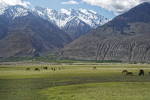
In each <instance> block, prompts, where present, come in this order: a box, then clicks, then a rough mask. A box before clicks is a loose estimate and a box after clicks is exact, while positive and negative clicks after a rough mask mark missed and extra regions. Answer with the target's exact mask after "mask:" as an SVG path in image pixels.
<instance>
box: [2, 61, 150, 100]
mask: <svg viewBox="0 0 150 100" xmlns="http://www.w3.org/2000/svg"><path fill="white" fill-rule="evenodd" d="M44 66H48V70H44V69H43V67H44ZM94 66H96V69H93V67H94ZM26 68H30V70H26ZM35 68H39V69H40V71H35V70H34V69H35ZM51 68H56V69H57V70H56V71H52V70H51ZM124 69H127V70H129V71H131V72H133V73H134V75H133V76H126V75H122V73H121V71H122V70H124ZM140 69H144V70H145V76H141V77H140V76H138V71H139V70H140ZM148 72H150V65H148V64H136V65H134V64H94V63H77V64H72V65H68V64H61V65H50V64H47V65H45V64H17V65H15V64H9V65H0V100H150V75H148Z"/></svg>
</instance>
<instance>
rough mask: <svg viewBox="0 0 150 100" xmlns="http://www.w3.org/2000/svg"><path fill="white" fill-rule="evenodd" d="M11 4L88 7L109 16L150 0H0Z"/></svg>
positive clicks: (58, 7)
mask: <svg viewBox="0 0 150 100" xmlns="http://www.w3.org/2000/svg"><path fill="white" fill-rule="evenodd" d="M1 2H5V3H7V4H10V5H15V4H20V5H24V6H28V5H30V6H42V7H47V8H52V9H56V10H59V9H61V8H66V9H70V8H74V9H78V8H86V9H90V10H94V11H96V12H98V13H100V14H102V15H104V16H106V17H108V18H113V17H114V16H115V15H118V14H121V13H123V12H125V11H127V10H129V9H130V8H132V7H134V6H136V5H138V4H140V3H143V2H150V0H0V3H1Z"/></svg>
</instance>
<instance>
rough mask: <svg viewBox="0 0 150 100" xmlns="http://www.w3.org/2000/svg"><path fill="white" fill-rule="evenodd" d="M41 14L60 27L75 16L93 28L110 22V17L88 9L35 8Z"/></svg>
mask: <svg viewBox="0 0 150 100" xmlns="http://www.w3.org/2000/svg"><path fill="white" fill-rule="evenodd" d="M34 12H36V13H37V14H38V15H39V16H41V17H43V18H45V19H47V20H49V21H51V22H53V23H55V24H56V25H57V26H58V27H60V28H63V27H64V26H65V25H66V23H68V22H69V21H71V20H72V19H73V18H74V17H78V18H79V19H80V20H81V21H83V22H85V23H86V24H88V25H89V26H91V28H96V27H97V26H100V25H103V24H105V23H106V22H108V19H107V18H105V17H104V16H102V15H99V14H98V13H96V12H95V11H92V10H86V9H79V10H75V9H69V10H67V9H60V10H59V11H56V10H53V9H49V8H41V7H36V8H35V9H34Z"/></svg>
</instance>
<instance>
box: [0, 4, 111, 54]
mask: <svg viewBox="0 0 150 100" xmlns="http://www.w3.org/2000/svg"><path fill="white" fill-rule="evenodd" d="M107 21H108V19H107V18H104V17H103V16H101V15H99V14H97V13H96V12H94V11H91V10H85V9H79V10H74V9H70V10H66V9H61V10H60V11H56V10H52V9H49V8H41V7H35V8H26V7H23V6H20V5H16V6H9V5H7V4H2V3H1V4H0V48H1V49H0V57H11V56H12V57H14V56H39V55H41V54H42V53H45V52H50V51H53V50H55V49H59V48H63V47H64V45H65V44H68V43H70V42H71V41H73V40H74V39H76V38H78V37H80V36H81V35H84V34H86V33H87V32H88V31H90V30H91V29H94V28H96V27H98V26H100V25H102V24H104V23H106V22H107Z"/></svg>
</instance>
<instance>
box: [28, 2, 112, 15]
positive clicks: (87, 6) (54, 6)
mask: <svg viewBox="0 0 150 100" xmlns="http://www.w3.org/2000/svg"><path fill="white" fill-rule="evenodd" d="M26 1H29V2H30V3H31V5H33V6H42V7H47V8H52V9H56V10H59V9H61V8H65V9H70V8H73V9H78V8H85V9H90V10H94V11H96V12H98V13H99V14H101V15H104V16H105V17H107V18H113V17H114V16H115V15H114V13H113V12H112V11H108V10H106V9H103V8H101V7H98V6H92V5H90V4H87V3H85V2H81V1H80V0H76V1H77V2H79V4H62V3H63V2H68V1H69V0H26Z"/></svg>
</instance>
